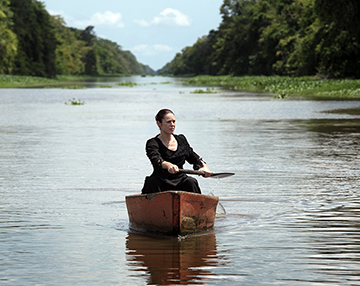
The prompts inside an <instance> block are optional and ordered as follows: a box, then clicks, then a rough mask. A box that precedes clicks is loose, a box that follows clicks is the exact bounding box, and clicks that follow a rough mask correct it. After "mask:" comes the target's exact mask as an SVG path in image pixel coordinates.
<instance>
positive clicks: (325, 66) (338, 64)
mask: <svg viewBox="0 0 360 286" xmlns="http://www.w3.org/2000/svg"><path fill="white" fill-rule="evenodd" d="M220 13H221V15H222V23H221V24H220V26H219V28H218V30H212V31H210V32H209V34H208V35H207V36H204V37H202V38H199V39H198V41H197V42H196V43H195V44H194V45H193V46H192V47H186V48H184V49H183V50H182V52H181V53H178V54H177V55H176V57H175V58H174V59H173V60H172V61H171V62H170V63H168V64H167V65H166V66H165V67H164V68H163V69H162V70H161V71H160V73H173V74H175V75H178V74H192V75H200V74H208V75H237V76H239V75H295V76H304V75H323V76H325V77H333V78H345V77H353V78H360V68H359V67H360V1H359V0H224V3H223V5H222V6H221V9H220Z"/></svg>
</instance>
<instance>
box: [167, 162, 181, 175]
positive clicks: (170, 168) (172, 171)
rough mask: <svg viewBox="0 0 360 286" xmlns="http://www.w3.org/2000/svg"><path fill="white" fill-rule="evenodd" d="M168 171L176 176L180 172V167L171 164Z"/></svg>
mask: <svg viewBox="0 0 360 286" xmlns="http://www.w3.org/2000/svg"><path fill="white" fill-rule="evenodd" d="M167 170H168V172H169V173H170V174H176V173H178V172H179V167H178V166H177V165H174V164H171V163H169V164H168V166H167Z"/></svg>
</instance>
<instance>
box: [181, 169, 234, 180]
mask: <svg viewBox="0 0 360 286" xmlns="http://www.w3.org/2000/svg"><path fill="white" fill-rule="evenodd" d="M179 172H181V173H185V174H190V175H199V176H204V172H202V171H195V170H184V169H179ZM233 175H235V173H211V175H210V177H211V178H217V179H222V178H226V177H230V176H233Z"/></svg>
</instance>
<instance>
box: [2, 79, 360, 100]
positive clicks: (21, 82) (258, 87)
mask: <svg viewBox="0 0 360 286" xmlns="http://www.w3.org/2000/svg"><path fill="white" fill-rule="evenodd" d="M114 76H116V77H119V76H124V75H108V76H105V77H114ZM98 77H104V76H98ZM90 78H94V77H92V76H73V75H72V76H65V75H62V76H57V77H56V78H53V79H50V78H44V77H33V76H16V75H0V88H20V87H60V86H62V87H64V86H65V87H66V86H70V85H72V84H74V83H75V82H80V83H81V82H84V81H86V80H87V79H90ZM184 82H185V83H187V84H193V85H207V86H211V87H213V86H222V87H226V88H229V89H234V90H239V91H240V90H241V91H249V92H259V93H268V94H272V95H274V97H277V98H296V97H306V98H315V99H316V98H319V99H359V98H360V80H352V79H321V78H318V77H286V76H242V77H235V76H196V77H192V78H189V79H187V80H184Z"/></svg>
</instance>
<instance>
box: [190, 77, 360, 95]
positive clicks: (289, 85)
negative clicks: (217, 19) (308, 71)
mask: <svg viewBox="0 0 360 286" xmlns="http://www.w3.org/2000/svg"><path fill="white" fill-rule="evenodd" d="M185 82H186V83H189V84H195V85H209V86H224V87H228V88H230V89H234V90H242V91H250V92H263V93H269V94H273V95H274V96H275V97H279V98H285V97H314V98H316V97H319V98H360V80H351V79H341V80H337V79H321V78H318V77H287V76H242V77H233V76H198V77H194V78H191V79H189V80H186V81H185Z"/></svg>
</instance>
